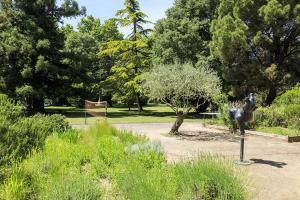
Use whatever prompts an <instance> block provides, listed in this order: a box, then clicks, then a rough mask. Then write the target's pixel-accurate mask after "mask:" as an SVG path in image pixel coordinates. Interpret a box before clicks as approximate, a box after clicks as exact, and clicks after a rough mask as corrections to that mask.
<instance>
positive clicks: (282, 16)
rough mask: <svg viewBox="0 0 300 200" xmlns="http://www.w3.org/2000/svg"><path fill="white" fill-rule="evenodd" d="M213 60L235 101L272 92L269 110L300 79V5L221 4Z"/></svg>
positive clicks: (273, 1) (276, 0)
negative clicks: (245, 95) (217, 61)
mask: <svg viewBox="0 0 300 200" xmlns="http://www.w3.org/2000/svg"><path fill="white" fill-rule="evenodd" d="M211 31H212V34H213V40H212V42H211V43H210V46H211V51H212V54H213V55H214V56H215V57H216V58H218V59H220V60H221V61H222V63H223V74H224V76H223V78H224V79H225V80H227V81H228V82H230V84H231V85H232V86H233V91H234V93H235V95H241V94H242V93H245V92H247V91H267V93H268V94H267V96H266V99H265V103H266V104H270V103H272V101H273V100H274V98H275V97H276V96H277V94H278V92H280V91H281V90H283V89H285V88H286V87H288V86H290V85H293V84H294V83H295V82H297V81H299V78H300V70H299V63H300V4H299V3H297V1H293V0H291V1H286V0H261V1H255V0H245V1H237V0H235V1H232V0H221V1H220V5H219V7H218V18H217V19H215V20H214V21H213V23H212V27H211Z"/></svg>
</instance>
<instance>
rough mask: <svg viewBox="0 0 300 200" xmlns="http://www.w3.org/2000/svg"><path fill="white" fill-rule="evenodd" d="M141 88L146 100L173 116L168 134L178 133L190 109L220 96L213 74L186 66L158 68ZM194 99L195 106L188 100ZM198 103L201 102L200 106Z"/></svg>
mask: <svg viewBox="0 0 300 200" xmlns="http://www.w3.org/2000/svg"><path fill="white" fill-rule="evenodd" d="M144 89H145V92H146V93H147V95H148V96H149V97H150V98H153V99H156V100H159V101H161V102H163V103H165V104H166V105H168V106H169V107H171V108H172V109H173V110H174V112H175V113H176V115H177V119H176V122H175V123H174V125H173V127H172V129H171V131H170V134H178V129H179V127H180V126H181V124H182V123H183V121H184V118H185V117H186V116H187V114H188V113H189V112H190V111H191V110H192V109H196V108H197V107H199V106H201V104H203V101H201V100H202V99H204V100H205V101H204V103H205V102H206V101H209V100H213V101H215V100H217V99H218V98H219V97H220V96H221V81H220V79H219V77H218V76H217V74H216V73H215V72H214V71H213V70H211V69H209V68H208V67H206V66H204V65H202V66H198V67H197V68H195V67H193V65H192V64H190V63H185V64H178V63H177V64H172V65H163V64H162V65H158V66H155V67H154V68H153V69H152V70H151V71H150V72H149V73H147V74H146V75H145V83H144ZM194 99H198V103H197V104H196V105H195V104H194V103H193V102H192V100H194ZM200 102H201V103H200Z"/></svg>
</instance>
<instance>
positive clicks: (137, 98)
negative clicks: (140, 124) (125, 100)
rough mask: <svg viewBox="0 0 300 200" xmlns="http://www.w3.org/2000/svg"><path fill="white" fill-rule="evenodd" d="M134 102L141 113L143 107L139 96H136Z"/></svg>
mask: <svg viewBox="0 0 300 200" xmlns="http://www.w3.org/2000/svg"><path fill="white" fill-rule="evenodd" d="M136 101H137V105H138V109H139V112H142V111H143V105H142V101H141V97H140V95H139V94H137V95H136Z"/></svg>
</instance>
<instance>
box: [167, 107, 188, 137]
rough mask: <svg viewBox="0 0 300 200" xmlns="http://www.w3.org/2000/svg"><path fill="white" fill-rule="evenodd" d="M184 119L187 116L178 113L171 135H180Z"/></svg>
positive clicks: (180, 112)
mask: <svg viewBox="0 0 300 200" xmlns="http://www.w3.org/2000/svg"><path fill="white" fill-rule="evenodd" d="M184 117H185V114H184V113H183V112H182V111H179V112H178V113H177V119H176V121H175V123H174V124H173V126H172V129H171V131H170V133H169V134H170V135H178V134H179V131H178V130H179V128H180V126H181V124H182V123H183V121H184Z"/></svg>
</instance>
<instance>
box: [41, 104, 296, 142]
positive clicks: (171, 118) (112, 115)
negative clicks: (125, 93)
mask: <svg viewBox="0 0 300 200" xmlns="http://www.w3.org/2000/svg"><path fill="white" fill-rule="evenodd" d="M46 110H47V112H48V113H60V114H63V115H65V116H66V117H67V121H68V122H69V123H70V124H84V123H85V112H84V109H80V108H76V107H57V106H51V107H48V108H47V109H46ZM107 113H108V116H107V121H108V122H110V123H155V122H175V120H176V115H175V113H174V111H173V110H172V109H171V108H169V107H167V106H166V105H163V104H149V105H148V106H146V107H144V111H143V112H138V110H137V108H133V109H131V111H129V110H128V108H127V107H126V106H124V105H115V106H114V107H111V108H108V111H107ZM95 122H97V117H93V116H91V115H89V114H87V123H88V124H94V123H95ZM185 122H201V123H207V124H217V125H224V124H223V123H222V121H221V120H219V119H216V118H214V119H203V116H200V115H198V114H196V113H190V114H189V115H188V116H187V118H186V119H185ZM256 130H257V131H261V132H265V133H273V134H278V135H286V136H287V135H288V136H295V135H300V132H299V131H297V130H293V129H288V128H282V127H259V128H257V129H256Z"/></svg>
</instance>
